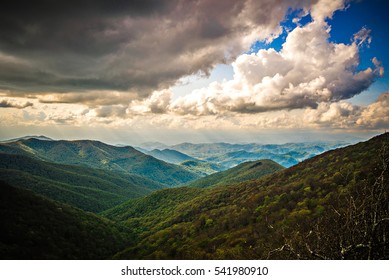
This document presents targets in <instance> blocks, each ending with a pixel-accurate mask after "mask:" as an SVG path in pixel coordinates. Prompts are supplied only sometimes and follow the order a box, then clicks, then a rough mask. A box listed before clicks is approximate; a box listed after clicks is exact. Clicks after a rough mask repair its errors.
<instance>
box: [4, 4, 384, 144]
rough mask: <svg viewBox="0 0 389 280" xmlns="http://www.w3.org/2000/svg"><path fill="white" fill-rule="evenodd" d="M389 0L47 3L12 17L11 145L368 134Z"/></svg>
mask: <svg viewBox="0 0 389 280" xmlns="http://www.w3.org/2000/svg"><path fill="white" fill-rule="evenodd" d="M388 8H389V3H388V1H385V0H382V1H380V0H370V1H367V0H365V1H363V0H362V1H357V0H355V1H347V0H302V1H301V0H300V1H293V0H278V1H274V0H238V1H237V0H225V1H216V0H185V1H184V0H159V1H157V0H139V1H138V0H134V1H125V0H116V1H103V0H96V1H91V0H81V1H80V0H79V1H74V0H67V1H64V0H59V1H55V2H53V1H46V0H37V1H33V3H32V1H30V2H28V3H25V2H24V1H23V2H22V1H17V0H16V1H12V2H11V1H9V3H7V4H6V5H4V6H2V9H1V10H0V139H9V138H15V137H20V136H24V135H46V136H48V137H51V138H54V139H96V140H101V141H104V142H108V143H113V144H115V143H118V144H134V145H135V144H139V143H142V142H146V141H160V142H165V143H167V144H175V143H180V142H216V141H217V142H220V141H223V142H236V143H237V142H266V143H284V142H301V141H315V140H331V139H335V140H348V139H361V140H362V139H367V138H369V137H371V136H372V135H377V134H380V133H382V132H384V131H385V130H386V129H388V128H389V78H388V77H387V76H388V75H387V74H385V67H386V65H389V54H388V52H387V47H386V46H387V45H388V43H389V42H388V41H389V38H388V35H387V30H386V28H387V26H389V24H388V17H387V16H386V15H385V13H386V12H387V11H388V10H389V9H388Z"/></svg>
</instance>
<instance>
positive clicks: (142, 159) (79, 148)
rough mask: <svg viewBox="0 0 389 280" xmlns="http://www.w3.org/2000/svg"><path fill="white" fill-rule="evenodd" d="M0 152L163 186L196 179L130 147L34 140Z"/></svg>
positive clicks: (1, 148) (5, 146)
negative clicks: (134, 177)
mask: <svg viewBox="0 0 389 280" xmlns="http://www.w3.org/2000/svg"><path fill="white" fill-rule="evenodd" d="M0 152H3V153H8V154H18V155H26V156H29V157H33V158H35V159H40V160H45V161H50V162H54V163H61V164H72V165H83V166H87V167H92V168H98V169H105V170H110V171H120V172H127V173H132V174H137V175H140V176H143V177H146V178H149V179H151V180H154V181H157V182H159V183H161V184H165V185H166V186H170V187H172V186H176V185H180V184H183V183H187V182H189V181H192V180H195V179H197V178H199V176H198V175H196V174H194V173H192V172H189V171H187V170H186V169H184V168H181V167H180V166H177V165H174V164H170V163H166V162H163V161H160V160H158V159H156V158H154V157H152V156H149V155H145V154H143V153H141V152H139V151H137V150H135V149H134V148H132V147H129V146H127V147H116V146H111V145H107V144H104V143H102V142H98V141H90V140H82V141H81V140H80V141H46V140H39V139H35V138H29V139H23V140H18V141H16V142H8V143H0Z"/></svg>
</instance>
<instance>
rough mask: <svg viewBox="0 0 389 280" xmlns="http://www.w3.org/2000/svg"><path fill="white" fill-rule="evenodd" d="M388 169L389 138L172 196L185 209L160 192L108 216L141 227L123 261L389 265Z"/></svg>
mask: <svg viewBox="0 0 389 280" xmlns="http://www.w3.org/2000/svg"><path fill="white" fill-rule="evenodd" d="M388 164H389V133H386V134H383V135H380V136H377V137H375V138H373V139H371V140H369V141H367V142H362V143H359V144H356V145H352V146H348V147H345V148H340V149H336V150H333V151H329V152H326V153H324V154H321V155H319V156H316V157H314V158H311V159H308V160H305V161H304V162H302V163H300V164H298V165H295V166H293V167H291V168H288V169H284V170H282V171H279V172H276V173H274V174H273V175H269V176H265V177H263V178H261V179H258V180H250V181H245V182H242V183H237V184H234V185H230V186H228V187H223V186H222V187H215V188H207V189H198V190H197V191H196V190H195V189H190V190H191V192H192V194H191V195H189V196H187V197H183V194H184V193H186V192H187V191H188V190H187V189H182V188H179V189H174V193H170V192H171V191H172V190H170V189H167V190H164V196H167V197H169V200H170V201H173V202H174V201H179V203H165V202H164V200H161V201H162V202H161V203H158V201H159V200H158V199H156V198H153V196H154V195H156V194H155V193H153V194H151V195H150V196H146V197H144V198H141V199H140V200H141V202H138V203H141V204H140V205H142V206H141V207H140V206H139V204H137V203H135V204H131V202H129V204H127V205H125V204H123V205H121V206H120V208H116V210H115V209H112V210H109V212H106V213H108V214H107V216H108V217H110V218H112V219H115V220H117V221H123V222H125V223H126V224H127V225H133V226H135V225H141V226H140V227H138V228H137V229H138V232H137V235H138V237H137V240H138V241H137V242H136V245H135V246H130V247H128V248H127V249H125V250H123V251H121V252H119V253H117V254H116V255H115V258H120V259H121V258H124V259H129V258H130V259H139V258H141V259H267V258H270V259H387V258H388V257H389V249H388V248H389V243H388V242H389V238H388V237H389V236H388V235H389V222H388V221H389V188H388V187H389V182H388V180H389V170H388ZM157 194H158V193H157ZM176 196H178V197H180V198H181V199H175V197H176ZM140 200H138V201H140ZM148 200H150V204H148ZM137 209H152V211H151V210H150V211H143V212H139V211H138V210H137ZM155 217H161V218H160V219H155Z"/></svg>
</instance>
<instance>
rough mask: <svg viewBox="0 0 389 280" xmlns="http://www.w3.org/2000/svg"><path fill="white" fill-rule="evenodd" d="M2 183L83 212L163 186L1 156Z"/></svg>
mask: <svg viewBox="0 0 389 280" xmlns="http://www.w3.org/2000/svg"><path fill="white" fill-rule="evenodd" d="M0 180H2V181H5V182H8V183H9V184H11V185H13V186H16V187H20V188H27V189H29V190H32V191H34V192H35V193H38V194H41V195H44V196H46V197H49V198H51V199H54V200H56V201H59V202H63V203H67V204H70V205H73V206H75V207H78V208H80V209H83V210H86V211H91V212H101V211H103V210H106V209H108V208H111V207H113V206H115V205H118V204H120V203H122V202H124V201H126V200H128V199H130V198H136V197H140V196H143V195H146V194H148V193H150V192H152V191H153V190H156V189H161V188H164V185H162V184H160V183H157V182H155V181H152V180H150V179H147V178H144V177H141V176H138V175H134V174H128V173H123V172H112V171H108V170H102V169H93V168H88V167H84V166H76V165H64V164H56V163H51V162H45V161H41V160H37V159H33V158H30V157H27V156H22V155H11V154H3V153H0Z"/></svg>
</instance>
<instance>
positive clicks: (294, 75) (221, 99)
mask: <svg viewBox="0 0 389 280" xmlns="http://www.w3.org/2000/svg"><path fill="white" fill-rule="evenodd" d="M336 7H338V6H336ZM320 11H321V12H320V14H321V15H326V16H329V15H330V14H329V12H328V11H327V10H325V11H322V10H320ZM317 13H319V12H317ZM316 17H318V15H316V16H315V17H314V18H316ZM329 30H330V26H328V24H327V23H326V22H325V21H318V20H314V21H312V22H310V23H308V24H306V25H305V26H297V27H296V28H295V29H294V30H293V31H291V32H290V33H289V34H288V36H287V38H286V41H285V43H284V44H283V46H282V49H281V50H280V51H279V52H277V51H275V50H274V49H268V50H264V49H261V50H259V51H258V52H257V53H253V54H243V55H240V56H239V57H238V58H237V59H236V60H235V62H234V63H233V64H232V65H233V69H234V73H235V74H234V78H233V80H230V81H224V82H221V83H213V84H211V85H210V86H209V87H207V88H203V89H200V90H196V91H193V92H192V93H191V94H190V95H188V96H183V97H180V98H179V99H177V100H176V101H174V102H173V103H172V105H171V110H172V111H173V112H176V113H178V114H194V115H208V114H222V113H224V112H227V111H230V112H240V113H258V112H265V111H274V110H282V109H297V108H307V107H309V108H316V107H317V106H318V104H320V103H322V102H335V101H340V100H344V99H348V98H351V97H353V96H354V95H356V94H359V93H361V92H362V91H364V90H366V89H367V88H368V87H369V86H370V85H371V84H372V83H373V82H374V80H375V79H376V78H377V77H379V76H382V75H383V71H384V70H383V67H382V66H381V65H380V62H379V61H378V60H377V59H376V58H374V59H373V61H372V62H373V63H372V67H369V68H367V69H365V70H362V71H357V70H356V69H357V66H358V64H359V46H361V42H362V40H369V39H368V37H366V36H367V33H368V32H367V31H366V29H363V30H364V31H363V32H358V33H359V35H355V39H354V41H353V42H352V43H350V44H342V43H340V44H336V43H332V42H330V41H329ZM362 33H364V34H365V35H363V34H362ZM362 37H364V39H362Z"/></svg>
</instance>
